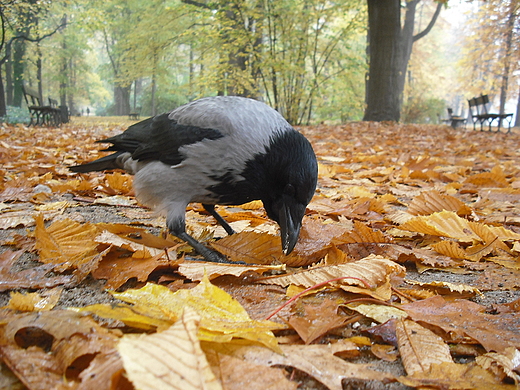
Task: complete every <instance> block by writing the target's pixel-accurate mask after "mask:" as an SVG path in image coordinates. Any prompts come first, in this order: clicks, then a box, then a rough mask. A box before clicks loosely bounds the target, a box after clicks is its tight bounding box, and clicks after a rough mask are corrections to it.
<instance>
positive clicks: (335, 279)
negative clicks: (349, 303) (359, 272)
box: [266, 276, 372, 320]
mask: <svg viewBox="0 0 520 390" xmlns="http://www.w3.org/2000/svg"><path fill="white" fill-rule="evenodd" d="M343 279H355V280H358V281H360V282H361V283H363V284H364V285H365V287H366V288H368V289H371V288H372V287H371V286H370V285H369V284H368V283H367V282H366V281H364V280H363V279H360V278H356V277H355V276H342V277H340V278H334V279H329V280H326V281H324V282H321V283H318V284H315V285H314V286H311V287H309V288H306V289H305V290H303V291H302V292H300V293H298V294H296V295H295V296H294V297H292V298H291V299H289V300H288V301H287V302H285V303H284V304H283V305H281V306H280V307H279V308H278V309H276V310H275V311H273V312H272V313H271V314H269V316H267V317H266V320H269V319H271V318H272V317H273V316H275V315H276V314H277V313H278V312H280V311H281V310H282V309H283V308H284V307H285V306H287V305H289V304H290V303H292V302H294V301H295V300H297V299H298V298H300V297H301V296H302V295H303V294H305V293H306V292H309V291H311V290H314V289H316V288H320V287H323V286H325V285H327V284H329V283H331V282H336V281H338V280H343Z"/></svg>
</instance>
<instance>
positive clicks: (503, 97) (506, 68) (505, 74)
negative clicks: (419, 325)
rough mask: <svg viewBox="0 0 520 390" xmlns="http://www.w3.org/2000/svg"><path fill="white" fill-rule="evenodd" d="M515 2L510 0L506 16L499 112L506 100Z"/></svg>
mask: <svg viewBox="0 0 520 390" xmlns="http://www.w3.org/2000/svg"><path fill="white" fill-rule="evenodd" d="M515 19H516V15H515V4H514V2H511V4H510V5H509V15H508V18H507V31H506V36H505V39H506V42H505V43H506V47H505V49H504V50H505V53H504V54H505V55H504V71H503V73H502V82H501V84H500V111H499V112H500V114H504V113H505V107H506V100H507V89H508V87H509V72H510V69H511V53H512V48H513V33H514V28H515ZM498 121H499V123H498V127H501V126H502V118H499V119H498Z"/></svg>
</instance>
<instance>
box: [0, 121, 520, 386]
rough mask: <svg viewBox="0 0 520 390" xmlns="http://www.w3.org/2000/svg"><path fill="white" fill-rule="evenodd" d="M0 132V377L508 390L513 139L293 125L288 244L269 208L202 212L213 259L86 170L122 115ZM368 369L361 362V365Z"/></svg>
mask: <svg viewBox="0 0 520 390" xmlns="http://www.w3.org/2000/svg"><path fill="white" fill-rule="evenodd" d="M124 122H125V121H124V120H123V121H121V120H120V121H119V122H115V121H110V120H106V119H105V120H102V119H99V118H86V119H83V120H79V119H76V118H75V121H74V122H72V124H69V125H66V126H63V127H62V128H60V129H48V128H32V127H31V128H27V127H24V126H8V125H2V127H1V128H0V176H1V178H2V180H1V182H0V244H1V249H0V264H1V266H0V291H1V292H0V307H1V308H0V357H1V359H2V361H3V363H2V366H1V373H0V388H13V389H18V388H24V386H25V387H26V388H29V389H92V388H95V389H98V390H101V389H132V388H139V389H159V388H160V389H183V390H184V389H228V390H231V389H243V388H247V389H252V390H255V389H262V390H263V389H281V390H284V389H296V388H299V389H331V390H340V389H342V388H348V389H359V388H366V389H383V388H385V389H386V388H389V389H403V388H421V387H429V388H434V389H445V388H464V389H490V388H493V389H514V388H516V385H517V384H518V380H519V379H520V377H519V371H520V370H519V365H520V352H519V351H518V348H520V293H519V289H520V208H519V201H520V175H519V172H520V149H519V147H518V145H519V141H520V135H519V132H518V129H515V131H513V132H512V133H511V134H496V133H488V132H473V131H472V130H471V129H467V130H465V129H457V130H453V129H452V128H450V127H447V126H425V125H396V124H386V123H352V124H348V125H342V126H325V125H322V126H316V127H306V128H301V129H300V130H301V131H302V132H303V133H304V134H305V135H306V136H307V137H308V138H309V139H310V140H311V142H312V144H313V146H314V148H315V151H316V153H317V155H318V159H319V164H320V165H319V183H318V187H319V188H318V190H317V192H316V196H315V197H314V199H313V201H312V202H311V203H310V205H309V207H308V210H307V211H308V212H307V215H306V217H305V219H304V226H303V229H302V233H301V237H300V241H299V243H298V244H297V246H296V248H295V251H294V254H291V255H290V256H289V257H285V256H283V255H282V253H281V249H280V243H279V237H277V226H276V224H275V223H273V222H272V221H270V220H268V219H267V218H266V216H265V214H264V211H263V209H262V205H261V203H260V202H252V203H249V204H246V205H243V206H241V207H227V208H224V207H222V208H219V212H220V213H221V214H222V215H223V216H224V217H225V218H226V219H227V220H228V221H230V222H231V223H232V226H233V227H234V229H235V230H236V231H238V232H239V233H238V234H236V235H233V236H229V237H226V235H225V233H224V231H223V229H222V228H220V227H218V226H216V224H215V222H214V221H213V219H212V218H211V217H210V216H209V215H207V214H206V213H205V212H204V210H203V209H202V208H201V207H200V205H197V204H193V205H191V206H190V208H189V209H188V213H187V223H188V228H189V229H190V231H191V233H192V234H193V235H194V236H196V237H197V238H198V239H200V240H202V241H205V242H206V243H207V244H208V245H213V246H214V247H215V248H216V249H217V250H219V251H221V252H222V253H224V254H226V255H227V256H228V257H229V258H230V259H231V260H237V261H243V262H246V263H248V264H247V265H218V264H208V263H205V262H202V261H200V260H198V259H197V256H196V255H195V254H194V253H192V252H190V247H188V246H186V245H184V244H183V243H182V242H180V241H178V240H177V239H176V238H175V237H172V236H170V235H168V234H167V232H165V230H164V220H163V219H162V218H161V217H158V216H156V215H154V214H153V213H152V212H151V211H150V210H148V209H145V208H143V207H141V206H140V205H139V203H138V202H137V201H136V200H135V198H134V197H133V193H132V188H131V180H132V178H131V177H130V176H128V175H126V174H123V173H121V172H111V173H92V174H85V175H76V174H72V173H71V172H69V171H68V169H67V167H68V166H70V165H74V164H77V163H81V162H83V161H89V160H93V159H95V158H97V157H99V156H100V155H101V152H99V151H98V148H99V145H98V144H94V141H95V140H97V139H100V138H104V137H107V136H110V135H113V134H115V133H118V132H120V131H122V130H124V129H125V128H126V127H127V126H128V125H129V124H130V123H132V122H129V121H128V122H126V123H124ZM368 363H369V364H368Z"/></svg>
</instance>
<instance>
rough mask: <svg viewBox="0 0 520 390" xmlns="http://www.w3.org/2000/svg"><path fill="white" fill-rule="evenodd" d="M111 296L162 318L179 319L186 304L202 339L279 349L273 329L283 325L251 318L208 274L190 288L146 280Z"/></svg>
mask: <svg viewBox="0 0 520 390" xmlns="http://www.w3.org/2000/svg"><path fill="white" fill-rule="evenodd" d="M113 295H114V296H115V297H116V298H119V299H121V300H123V301H125V302H128V303H132V304H133V306H132V309H133V310H134V311H135V312H137V313H139V314H142V315H147V316H152V317H154V318H159V319H162V320H168V319H172V320H173V319H176V318H179V316H180V315H181V313H182V311H183V310H184V308H185V307H187V306H189V307H191V308H193V309H194V310H195V311H196V312H197V313H199V314H200V316H201V323H200V328H199V339H201V340H207V341H216V342H228V341H230V340H231V339H233V338H241V339H246V340H249V341H253V342H257V343H261V344H264V345H265V346H267V347H269V348H271V349H273V350H275V351H279V347H278V344H277V342H276V339H275V337H274V335H273V333H272V330H274V329H285V328H286V327H285V326H284V325H280V324H277V323H275V322H272V321H256V320H252V319H251V318H250V317H249V315H248V314H247V312H246V310H245V309H244V308H243V307H242V306H241V305H240V304H239V303H238V302H237V301H236V300H235V299H234V298H233V297H232V296H231V295H229V294H228V293H227V292H225V291H224V290H222V289H220V288H218V287H216V286H214V285H212V284H211V283H210V282H209V280H208V278H207V277H204V278H203V279H202V281H201V282H200V283H199V284H198V285H197V286H196V287H194V288H192V289H190V290H178V291H176V292H174V293H173V292H171V291H170V290H169V289H168V288H166V287H163V286H160V285H157V284H153V283H148V284H147V285H146V286H144V287H143V288H141V289H138V290H127V291H125V292H122V293H113Z"/></svg>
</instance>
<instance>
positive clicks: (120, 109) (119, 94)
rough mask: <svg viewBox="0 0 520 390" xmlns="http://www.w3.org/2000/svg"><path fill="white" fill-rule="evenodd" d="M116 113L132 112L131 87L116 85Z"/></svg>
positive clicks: (126, 113)
mask: <svg viewBox="0 0 520 390" xmlns="http://www.w3.org/2000/svg"><path fill="white" fill-rule="evenodd" d="M114 106H115V107H114V115H128V114H129V113H130V87H128V86H124V87H123V86H120V85H116V86H115V87H114Z"/></svg>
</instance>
